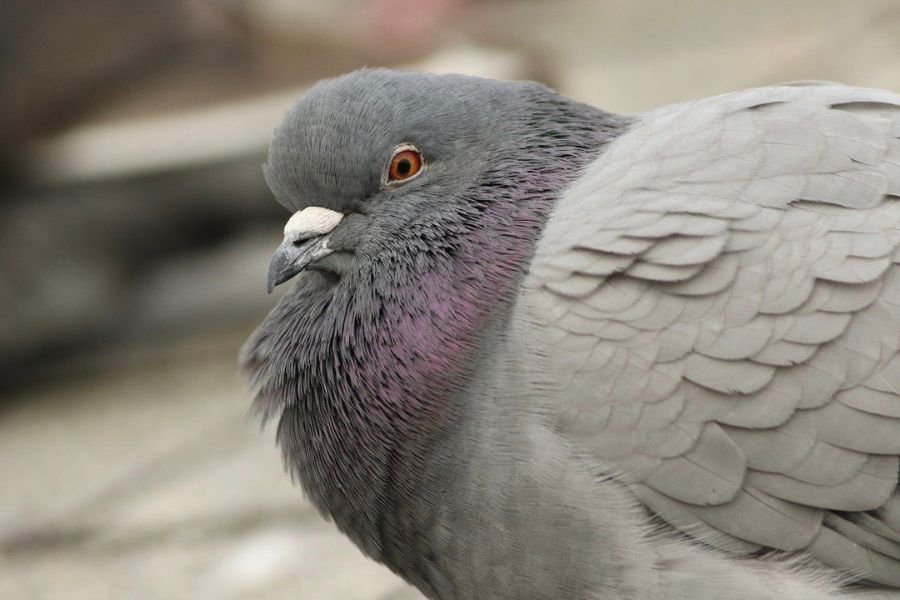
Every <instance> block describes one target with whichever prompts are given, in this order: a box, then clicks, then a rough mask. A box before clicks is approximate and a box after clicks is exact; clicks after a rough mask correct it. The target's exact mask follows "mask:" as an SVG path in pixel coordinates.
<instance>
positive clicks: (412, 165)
mask: <svg viewBox="0 0 900 600" xmlns="http://www.w3.org/2000/svg"><path fill="white" fill-rule="evenodd" d="M421 170H422V155H421V154H420V153H419V151H418V150H417V149H416V148H415V146H411V145H403V146H400V147H398V148H397V149H396V150H394V155H393V156H392V157H391V162H390V164H389V165H388V172H387V180H388V182H393V181H398V182H399V181H406V180H407V179H412V178H413V177H415V176H416V175H418V174H419V172H420V171H421Z"/></svg>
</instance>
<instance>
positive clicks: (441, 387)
mask: <svg viewBox="0 0 900 600" xmlns="http://www.w3.org/2000/svg"><path fill="white" fill-rule="evenodd" d="M625 125H626V121H625V120H624V119H622V118H620V117H616V116H613V115H609V114H607V113H604V112H602V111H599V110H598V109H595V108H593V107H589V106H586V105H583V104H580V103H577V102H574V101H572V100H569V99H567V98H564V97H562V96H559V95H558V94H556V93H555V92H553V91H551V90H549V89H547V88H545V87H543V86H541V85H538V84H534V83H525V82H500V81H491V80H485V79H478V78H473V77H465V76H458V75H442V76H438V75H429V74H422V73H398V72H394V71H387V70H363V71H358V72H355V73H351V74H349V75H345V76H343V77H340V78H337V79H333V80H330V81H325V82H322V83H319V84H318V85H316V86H315V87H313V88H312V89H311V90H310V91H309V92H308V93H307V94H306V95H305V96H304V97H303V98H301V99H300V100H299V101H298V103H297V104H296V105H295V106H294V107H293V108H292V109H291V110H290V111H289V112H288V113H287V115H286V116H285V118H284V121H283V123H282V124H281V125H280V126H279V127H278V128H277V130H276V131H275V134H274V136H273V140H272V144H271V148H270V153H269V159H268V162H267V164H266V166H265V174H266V179H267V181H268V183H269V186H270V187H271V189H272V191H273V193H274V194H275V196H276V198H277V199H278V201H279V202H280V203H281V204H282V205H284V206H285V207H286V208H287V209H288V210H289V211H291V212H292V213H293V215H292V216H291V217H290V219H289V220H288V222H287V226H286V227H285V236H284V240H283V241H282V243H281V245H280V246H279V248H278V250H277V251H276V252H275V256H274V257H273V259H272V263H271V266H270V269H269V287H270V289H271V287H272V286H275V285H278V284H280V283H283V282H285V281H287V280H289V279H291V278H294V277H296V280H297V283H296V285H295V286H294V289H293V290H291V291H290V292H288V293H287V294H286V295H285V296H284V297H283V298H282V299H281V301H280V302H279V304H278V305H277V306H276V308H275V309H274V310H273V311H272V312H271V313H270V314H269V316H268V317H267V318H266V320H265V321H264V322H263V324H262V325H260V327H259V328H258V329H257V330H256V332H255V333H254V334H253V335H252V336H251V338H250V339H249V340H248V342H247V343H246V345H245V347H244V351H243V363H244V367H245V369H246V370H247V371H248V372H249V373H250V374H251V377H252V379H253V381H254V383H255V387H256V388H257V398H256V406H257V407H258V409H259V410H260V411H261V412H262V414H263V416H264V418H269V417H276V416H277V417H278V418H279V428H278V439H279V443H280V445H281V447H282V450H283V452H284V455H285V462H286V464H287V465H288V467H289V468H290V469H291V471H292V472H293V474H294V475H295V476H296V477H297V478H298V479H299V480H300V481H301V483H302V484H303V486H304V488H305V490H306V492H307V494H308V495H309V497H310V498H311V500H312V501H313V502H314V503H315V504H316V505H317V506H318V507H319V508H320V509H321V510H322V511H323V512H324V513H325V514H326V515H328V516H330V517H332V518H333V519H334V520H335V522H336V523H337V524H338V526H339V527H340V528H341V529H342V530H343V531H345V533H347V534H349V535H350V536H351V537H352V538H353V539H354V540H356V541H357V543H358V544H359V545H360V546H361V547H362V548H363V549H364V550H365V551H366V552H367V553H369V554H370V555H372V556H375V557H381V556H382V550H383V548H382V537H383V536H384V535H386V530H387V529H388V528H389V527H388V526H387V525H385V517H384V515H385V513H386V512H390V510H391V507H392V506H395V505H397V504H399V503H401V502H402V501H403V499H404V498H409V497H412V496H414V495H415V494H416V488H417V485H418V483H417V482H418V477H419V474H421V473H423V472H424V469H423V465H422V464H421V461H424V460H427V457H428V455H429V453H430V451H429V450H428V448H429V447H431V446H433V440H434V439H435V438H436V437H441V435H442V432H443V433H444V434H445V433H446V432H447V431H448V430H449V428H451V427H452V423H454V422H455V420H457V418H458V417H459V415H462V414H464V413H465V411H466V409H465V407H464V406H463V404H464V401H463V400H462V399H461V398H462V396H463V390H464V389H465V386H466V382H467V381H470V380H471V379H472V377H473V375H472V373H473V370H474V369H475V368H476V364H475V363H476V362H477V361H476V359H475V357H476V356H477V355H478V353H479V348H480V347H481V346H482V345H483V344H484V343H485V341H486V336H487V335H488V333H487V332H489V331H491V323H492V322H496V320H497V319H498V315H499V318H502V315H503V314H504V307H506V306H509V305H511V303H512V299H513V298H514V297H515V287H516V285H517V284H518V282H519V281H520V280H521V277H522V276H523V275H524V273H525V270H526V268H527V264H528V260H529V258H530V256H531V254H532V252H533V248H534V244H535V242H536V239H537V236H538V234H539V233H540V230H541V227H542V226H543V224H544V221H545V220H546V217H547V215H548V214H549V212H550V210H551V209H552V207H553V204H554V202H555V201H556V199H557V198H558V197H559V195H560V194H561V193H562V191H563V190H564V189H565V187H566V186H567V185H568V183H569V182H571V181H572V180H573V179H575V178H576V177H577V176H578V174H579V173H580V172H581V169H582V168H583V167H584V166H585V165H586V164H587V163H589V162H590V161H591V160H592V159H593V158H594V157H595V156H596V155H597V153H598V152H599V151H600V148H601V147H602V145H603V144H604V143H605V142H607V141H609V140H610V139H612V138H613V137H615V135H617V134H619V133H621V131H622V130H623V128H624V127H625ZM444 437H446V436H444ZM401 472H402V473H401ZM398 474H403V475H404V476H398ZM398 482H402V486H401V487H402V489H400V488H399V487H397V486H398ZM419 483H420V482H419ZM394 533H395V535H394V538H395V539H396V537H397V536H398V535H399V536H401V537H402V534H400V533H397V532H394ZM396 565H397V563H396V561H395V562H394V566H395V567H396V568H400V567H397V566H396ZM407 576H410V577H411V576H412V575H410V574H409V573H407Z"/></svg>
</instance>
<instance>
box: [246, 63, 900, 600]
mask: <svg viewBox="0 0 900 600" xmlns="http://www.w3.org/2000/svg"><path fill="white" fill-rule="evenodd" d="M266 176H267V180H268V181H269V184H270V187H271V188H272V190H273V192H274V193H275V195H276V197H277V199H278V200H279V202H281V203H282V204H283V205H285V207H287V208H288V209H289V210H290V211H291V212H293V213H294V216H293V217H292V218H291V219H290V221H289V223H288V226H287V227H286V230H285V240H284V242H283V244H282V246H281V247H280V248H279V250H278V251H277V253H276V256H275V258H274V259H273V262H272V266H271V268H270V274H269V283H270V287H271V286H273V285H277V284H279V283H282V282H283V281H286V280H287V279H290V278H291V277H293V276H295V275H297V274H298V273H300V272H301V271H302V273H300V275H299V277H298V281H297V283H296V285H295V287H294V289H293V290H292V291H290V292H289V293H288V294H287V295H285V296H284V298H283V299H282V300H281V301H280V302H279V304H278V306H277V307H276V308H275V309H274V310H273V311H272V313H271V314H270V315H269V316H268V317H267V319H266V320H265V322H264V323H263V324H262V325H261V326H260V327H259V328H258V329H257V331H256V332H255V333H254V334H253V336H252V337H251V338H250V340H248V342H247V344H246V346H245V348H244V351H243V361H244V365H245V368H246V369H247V370H248V371H249V372H250V373H251V375H252V378H253V381H254V383H255V386H256V388H257V390H258V392H257V399H256V406H257V408H258V409H259V410H260V412H261V413H262V415H263V417H264V418H277V419H278V441H279V443H280V445H281V447H282V450H283V453H284V458H285V463H286V465H287V467H288V468H289V470H290V471H291V473H292V474H293V475H294V476H295V477H296V478H297V479H298V480H299V481H300V483H301V484H302V486H303V488H304V490H305V492H306V493H307V494H308V496H309V497H310V499H311V500H312V501H313V503H314V504H315V505H316V506H317V507H318V508H319V509H320V510H321V511H322V513H323V514H324V515H325V516H326V517H328V518H330V519H333V520H334V522H335V523H336V525H337V526H338V527H339V528H340V529H341V530H342V531H343V532H344V533H346V534H347V535H348V536H349V537H350V538H351V539H353V540H354V541H355V542H356V543H357V545H358V546H359V547H360V548H361V549H362V550H363V551H364V552H365V553H366V554H368V555H369V556H371V557H372V558H374V559H375V560H378V561H380V562H382V563H384V564H386V565H387V566H388V567H390V568H391V569H393V570H394V571H395V572H397V573H398V574H400V575H401V576H402V577H404V578H405V579H407V580H408V581H410V582H411V583H412V584H414V585H415V586H416V587H418V588H419V589H420V590H421V591H422V592H423V593H424V594H425V595H426V596H427V597H429V598H436V599H441V600H464V599H475V598H478V599H480V600H507V599H510V600H511V599H517V600H528V599H533V600H548V599H553V600H576V599H579V600H580V599H586V598H588V599H606V598H636V599H657V598H659V599H662V598H666V599H667V600H668V599H682V598H683V599H687V598H701V599H703V598H710V599H712V598H747V599H748V600H749V599H750V598H754V599H759V598H763V599H766V598H787V599H793V598H797V599H800V598H804V599H810V598H838V597H847V596H850V595H855V594H862V593H864V592H863V590H866V591H865V593H874V594H878V595H876V596H871V595H870V596H866V597H883V598H889V597H900V592H893V591H891V590H892V589H894V588H900V496H898V492H897V483H898V454H900V354H898V350H900V264H898V262H900V97H898V96H896V95H893V94H890V93H887V92H878V91H872V90H863V89H858V88H849V87H844V86H840V85H836V84H808V85H807V84H804V85H786V86H776V87H770V88H760V89H756V90H748V91H745V92H738V93H734V94H727V95H724V96H720V97H716V98H710V99H706V100H701V101H697V102H692V103H687V104H682V105H676V106H670V107H664V108H661V109H658V110H656V111H652V112H650V113H646V114H643V115H639V116H637V117H635V118H626V117H621V116H617V115H613V114H610V113H606V112H604V111H601V110H599V109H596V108H593V107H590V106H587V105H584V104H580V103H577V102H575V101H572V100H570V99H567V98H564V97H562V96H560V95H558V94H556V93H554V92H552V91H551V90H548V89H547V88H544V87H542V86H539V85H536V84H531V83H519V82H498V81H490V80H482V79H477V78H470V77H462V76H436V75H426V74H418V73H407V74H401V73H396V72H392V71H386V70H364V71H359V72H356V73H352V74H350V75H347V76H344V77H341V78H338V79H335V80H331V81H326V82H322V83H320V84H318V85H317V86H315V87H314V88H313V89H312V90H311V91H310V92H309V93H308V94H307V95H305V96H304V97H303V98H302V99H301V100H300V101H299V102H298V103H297V105H296V106H295V107H294V108H293V109H292V110H291V111H290V112H289V113H288V114H287V116H286V117H285V120H284V122H283V123H282V125H281V126H280V127H279V128H278V129H277V130H276V132H275V135H274V137H273V141H272V146H271V150H270V156H269V161H268V163H267V165H266ZM822 565H825V566H822ZM827 567H831V568H834V569H839V570H840V573H841V574H843V575H844V576H852V577H853V580H854V584H853V586H852V587H841V586H840V584H841V583H845V582H846V581H849V579H844V580H839V579H838V578H837V577H836V576H835V572H834V571H832V570H831V569H829V568H827Z"/></svg>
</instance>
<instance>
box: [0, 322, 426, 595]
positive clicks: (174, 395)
mask: <svg viewBox="0 0 900 600" xmlns="http://www.w3.org/2000/svg"><path fill="white" fill-rule="evenodd" d="M248 328H249V325H248ZM245 333H246V331H238V332H237V333H236V334H234V335H226V336H223V337H216V338H209V339H203V340H193V341H191V342H189V343H182V344H173V345H170V346H167V347H165V348H132V349H125V350H122V351H119V352H117V353H116V355H114V356H113V355H110V356H107V357H102V356H101V357H94V358H95V359H99V360H101V361H102V360H106V361H109V363H110V365H111V366H115V365H116V364H122V365H130V366H124V367H121V368H119V369H117V371H118V372H117V373H116V374H114V375H109V374H105V375H102V376H98V377H93V378H91V377H79V376H73V377H69V378H68V379H67V380H66V381H65V383H64V384H59V383H53V384H50V385H46V386H43V385H38V386H37V387H38V389H33V390H30V391H28V392H25V393H22V394H20V395H17V396H16V397H13V398H11V399H10V401H9V402H7V403H5V404H4V406H3V407H2V412H0V482H2V487H0V599H3V600H18V599H35V600H43V599H48V600H49V599H58V598H66V599H73V600H75V599H82V598H83V599H106V598H110V599H112V598H116V599H118V598H129V599H135V600H152V599H160V600H162V599H166V600H176V599H182V598H183V599H192V600H195V599H203V598H209V599H232V598H234V599H239V598H248V599H249V598H254V599H260V600H262V599H273V600H274V599H280V598H291V599H293V600H307V599H317V600H318V599H330V598H335V599H342V600H357V599H358V600H412V599H414V598H418V597H419V596H417V595H416V594H415V593H412V592H411V590H409V588H407V587H406V586H405V585H404V584H403V583H402V582H401V581H400V580H399V579H398V578H396V577H395V576H394V575H393V574H391V573H390V572H389V571H387V570H386V569H384V568H382V567H380V566H378V565H376V564H375V563H374V562H372V561H370V560H368V559H366V558H364V557H363V556H362V554H361V553H360V552H359V551H358V550H357V549H356V548H355V547H354V546H352V544H351V543H350V542H349V541H347V540H345V539H344V538H343V537H342V536H340V535H339V534H338V533H337V532H336V531H335V530H334V529H333V528H332V527H331V525H330V524H328V523H326V522H324V521H323V520H322V519H321V518H320V517H319V516H318V514H317V513H316V512H315V510H314V509H313V508H312V507H311V506H310V505H309V504H307V503H306V502H305V501H304V500H303V498H302V495H301V492H300V490H299V488H297V487H294V486H292V485H291V483H290V482H289V480H288V478H287V477H285V476H284V474H283V472H282V469H281V461H280V458H279V456H278V453H277V451H276V449H275V445H274V441H273V434H272V431H271V430H269V431H262V432H261V431H260V430H259V426H258V424H257V423H254V422H253V420H252V419H251V418H250V417H248V415H247V412H246V411H247V406H248V401H249V396H248V394H247V393H246V392H245V391H244V386H243V382H242V381H241V379H240V378H239V376H238V375H237V373H236V366H235V359H234V357H235V353H236V351H237V348H238V346H239V344H240V342H241V339H242V338H243V336H244V334H245ZM123 354H128V355H129V356H123ZM117 361H118V362H117Z"/></svg>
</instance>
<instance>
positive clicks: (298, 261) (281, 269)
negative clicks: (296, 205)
mask: <svg viewBox="0 0 900 600" xmlns="http://www.w3.org/2000/svg"><path fill="white" fill-rule="evenodd" d="M343 218H344V215H343V214H341V213H339V212H336V211H333V210H330V209H327V208H322V207H321V206H309V207H307V208H304V209H303V210H301V211H299V212H297V213H295V214H294V215H293V216H292V217H291V218H290V220H289V221H288V222H287V225H285V227H284V241H282V242H281V245H280V246H279V247H278V249H277V250H276V251H275V254H274V255H273V256H272V262H270V263H269V277H268V282H267V285H266V288H267V289H268V291H269V293H272V290H273V289H275V286H276V285H279V284H282V283H284V282H285V281H287V280H289V279H290V278H291V277H293V276H294V275H296V274H297V273H299V272H300V271H302V270H303V269H305V268H306V267H308V266H309V265H311V264H312V263H314V262H316V261H317V260H319V259H320V258H324V257H325V256H328V255H329V254H331V253H332V252H334V250H333V249H331V248H329V247H328V240H329V237H330V236H329V235H328V234H329V233H331V232H332V230H334V228H335V227H337V225H338V223H340V222H341V219H343Z"/></svg>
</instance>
